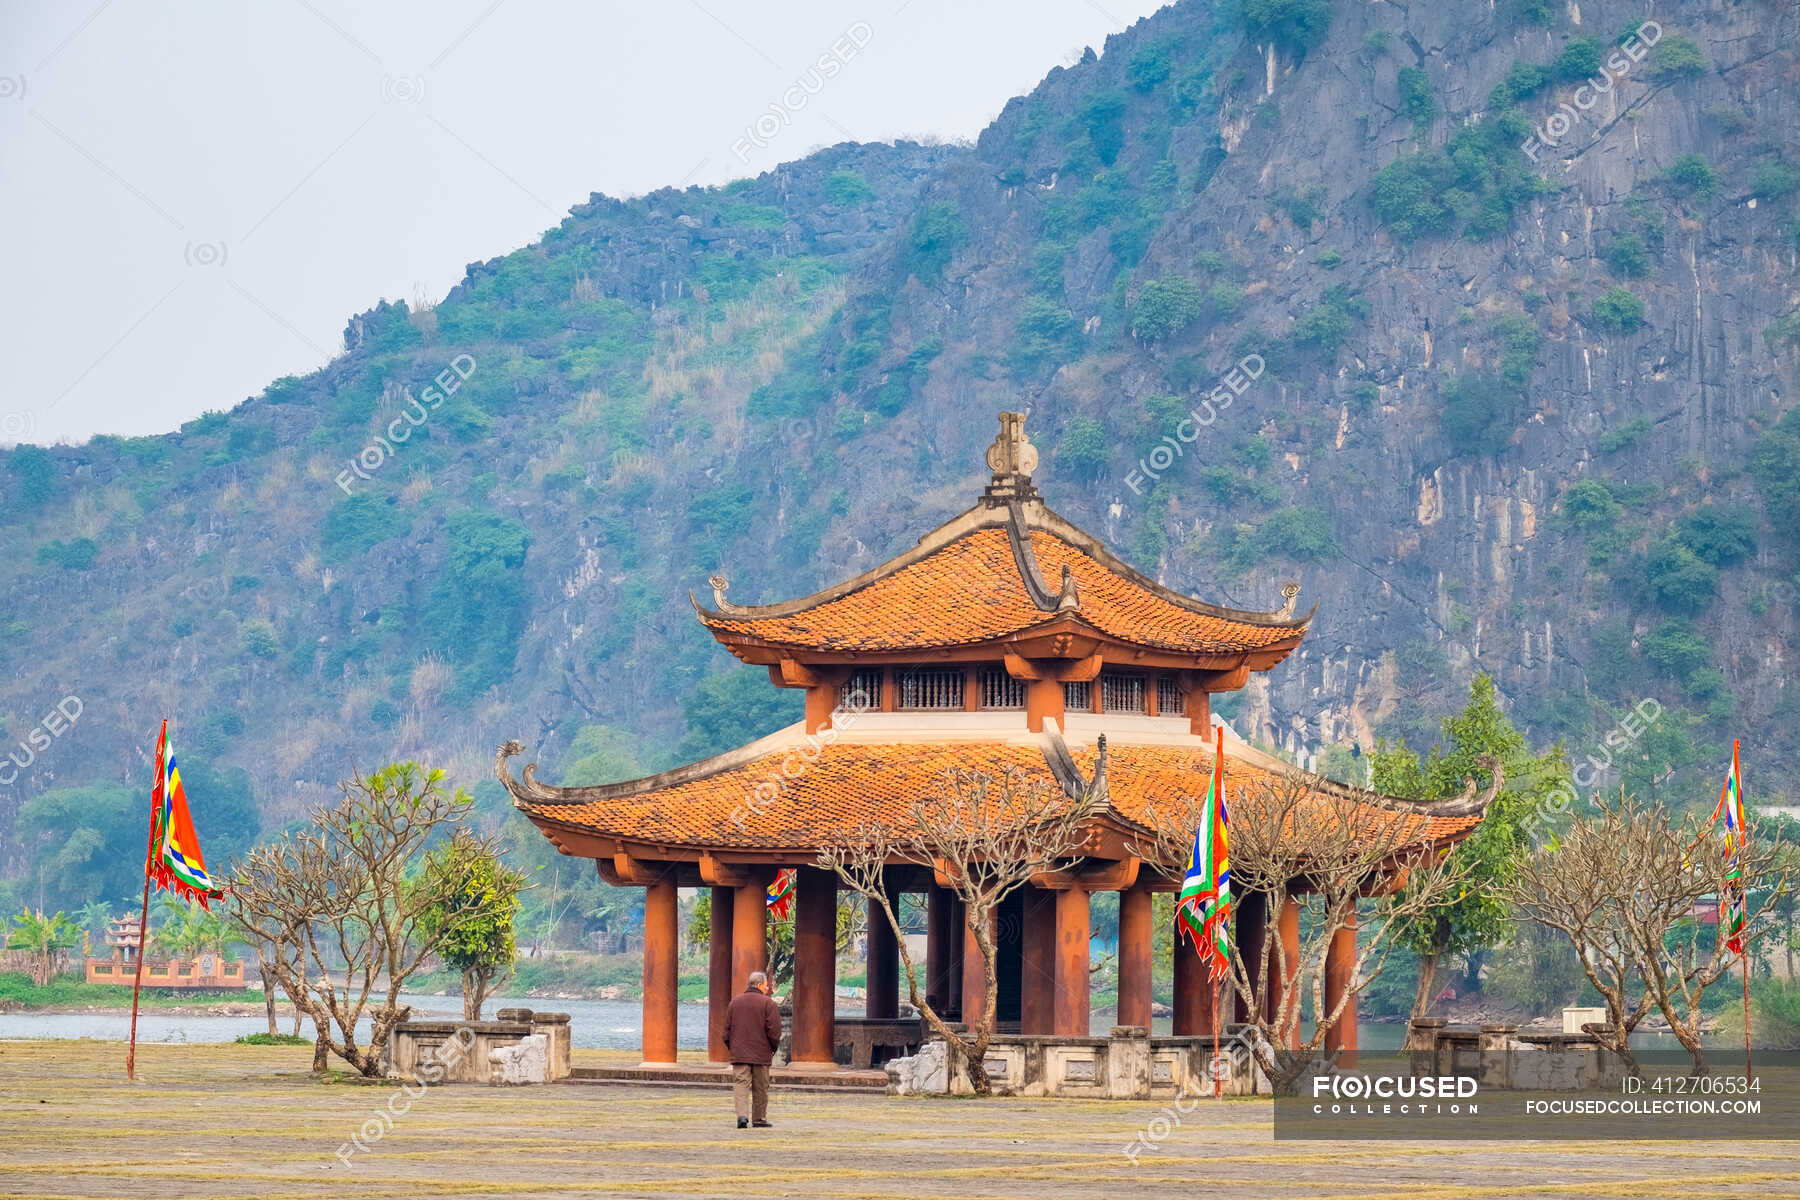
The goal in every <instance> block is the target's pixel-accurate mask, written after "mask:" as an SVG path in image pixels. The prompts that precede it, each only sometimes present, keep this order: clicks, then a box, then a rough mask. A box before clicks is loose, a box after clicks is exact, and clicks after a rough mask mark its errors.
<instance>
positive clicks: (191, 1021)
mask: <svg viewBox="0 0 1800 1200" xmlns="http://www.w3.org/2000/svg"><path fill="white" fill-rule="evenodd" d="M246 995H247V997H248V998H250V999H252V1001H254V999H255V998H259V997H260V993H257V992H249V993H246ZM400 999H401V1002H402V1003H404V1004H410V1005H412V1006H413V1015H414V1016H417V1017H437V1016H442V1017H460V1016H461V1015H462V1001H461V999H460V998H459V997H456V996H422V995H414V994H411V993H402V994H401V997H400ZM502 1008H535V1009H541V1010H543V1011H545V1012H566V1013H568V1014H569V1034H570V1038H571V1040H572V1041H573V1044H574V1045H575V1047H576V1048H577V1049H583V1050H636V1049H638V1048H639V1046H640V1045H641V1044H642V1042H641V1035H642V1030H643V1008H642V1006H641V1004H640V1003H639V1001H636V1000H552V999H545V998H542V997H535V998H534V997H530V996H521V997H501V998H500V999H497V1000H492V1001H490V1002H489V1003H488V1006H487V1008H486V1009H485V1010H484V1012H485V1013H486V1014H487V1016H488V1017H489V1019H492V1017H493V1015H494V1013H495V1012H496V1011H497V1010H499V1009H502ZM838 1015H839V1016H845V1017H858V1016H861V1015H862V1008H861V1005H860V1004H857V1003H854V1002H852V1003H851V1004H847V1005H845V1006H844V1007H841V1008H840V1009H839V1012H838ZM1112 1024H1113V1015H1112V1012H1111V1010H1108V1009H1096V1010H1095V1012H1094V1014H1093V1021H1092V1030H1091V1031H1092V1032H1093V1033H1094V1034H1095V1035H1096V1036H1104V1035H1105V1034H1106V1032H1107V1030H1108V1029H1109V1028H1110V1027H1111V1026H1112ZM130 1026H131V1018H130V1016H129V1015H128V1014H126V1013H117V1012H109V1013H0V1039H5V1038H53V1039H54V1038H95V1039H98V1040H100V1041H113V1042H122V1041H124V1040H126V1037H127V1035H128V1033H129V1031H130ZM268 1027H269V1026H268V1022H267V1021H266V1020H265V1019H264V1017H263V1014H262V1012H261V1011H260V1010H259V1011H257V1012H256V1013H255V1014H253V1015H251V1016H245V1017H224V1016H176V1015H172V1014H168V1013H159V1012H155V1011H153V1010H152V1011H144V1012H140V1013H139V1014H138V1040H139V1041H140V1042H229V1041H234V1040H235V1039H237V1038H239V1037H242V1036H243V1035H244V1034H247V1033H266V1032H268ZM293 1027H294V1025H293V1017H292V1016H286V1017H283V1018H282V1020H281V1030H282V1032H283V1033H286V1032H288V1031H289V1030H291V1029H293ZM368 1030H369V1023H368V1022H367V1021H364V1022H363V1023H362V1026H361V1033H362V1036H363V1037H365V1038H366V1037H367V1036H368ZM311 1032H312V1023H311V1022H310V1021H309V1022H305V1023H303V1025H302V1028H301V1033H302V1034H305V1035H307V1036H308V1037H310V1036H311ZM1151 1032H1152V1033H1154V1034H1156V1035H1157V1036H1159V1037H1160V1036H1164V1035H1166V1034H1168V1033H1169V1032H1170V1028H1169V1021H1168V1018H1166V1017H1163V1018H1158V1019H1157V1020H1156V1021H1155V1022H1153V1023H1152V1028H1151ZM1405 1032H1406V1027H1405V1025H1403V1024H1401V1023H1400V1022H1397V1021H1395V1022H1387V1021H1383V1022H1376V1021H1364V1022H1362V1023H1361V1024H1360V1025H1359V1026H1358V1028H1357V1042H1358V1045H1359V1048H1360V1049H1361V1050H1362V1052H1363V1053H1364V1054H1373V1055H1383V1054H1392V1053H1393V1052H1395V1051H1396V1050H1398V1049H1399V1048H1400V1045H1401V1043H1402V1042H1403V1041H1404V1040H1405ZM676 1039H677V1044H678V1045H679V1046H680V1048H681V1049H683V1050H704V1049H705V1048H706V1005H705V1004H683V1005H681V1006H680V1008H679V1010H678V1012H677V1016H676ZM1632 1044H1633V1045H1634V1046H1636V1047H1639V1048H1640V1050H1653V1051H1663V1052H1665V1053H1673V1054H1674V1055H1675V1057H1677V1058H1681V1057H1683V1056H1682V1054H1681V1049H1680V1046H1679V1044H1678V1043H1676V1041H1675V1039H1674V1038H1673V1037H1672V1036H1670V1035H1669V1034H1666V1033H1647V1032H1642V1031H1640V1032H1639V1033H1637V1034H1634V1035H1633V1036H1632Z"/></svg>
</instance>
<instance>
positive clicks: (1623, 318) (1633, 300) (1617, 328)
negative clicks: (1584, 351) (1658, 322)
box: [1594, 284, 1644, 333]
mask: <svg viewBox="0 0 1800 1200" xmlns="http://www.w3.org/2000/svg"><path fill="white" fill-rule="evenodd" d="M1643 323H1644V302H1643V301H1642V300H1639V299H1638V298H1637V296H1635V295H1634V294H1633V293H1632V291H1631V289H1630V288H1628V287H1625V286H1624V285H1623V284H1621V285H1619V286H1617V287H1613V288H1609V289H1608V290H1607V292H1606V294H1605V295H1603V296H1601V297H1599V298H1598V299H1596V300H1595V301H1594V324H1595V325H1596V326H1598V327H1599V328H1601V329H1604V330H1607V331H1608V332H1610V333H1635V332H1636V331H1637V328H1638V326H1640V325H1642V324H1643Z"/></svg>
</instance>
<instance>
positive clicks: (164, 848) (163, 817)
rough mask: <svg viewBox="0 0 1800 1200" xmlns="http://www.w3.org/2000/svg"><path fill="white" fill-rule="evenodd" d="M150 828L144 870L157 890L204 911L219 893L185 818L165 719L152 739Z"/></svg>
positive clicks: (184, 797) (189, 821)
mask: <svg viewBox="0 0 1800 1200" xmlns="http://www.w3.org/2000/svg"><path fill="white" fill-rule="evenodd" d="M150 829H151V833H150V862H149V864H148V866H147V868H146V869H147V870H148V872H149V875H150V878H151V879H152V880H153V881H154V882H155V883H156V886H157V887H158V888H163V889H167V890H169V891H172V892H174V893H175V894H176V895H177V896H181V897H182V898H184V899H188V900H198V901H199V902H200V907H201V908H206V907H207V904H206V902H207V900H208V898H210V897H214V896H217V895H219V894H220V892H219V889H218V887H217V886H216V885H215V884H214V883H213V881H212V877H211V876H210V875H208V874H207V873H206V861H205V859H203V858H202V857H201V856H200V839H199V837H197V836H196V835H195V833H194V821H193V818H192V817H190V816H189V815H188V803H187V790H186V789H185V788H183V787H182V785H181V770H180V768H178V767H177V766H176V765H175V750H174V748H173V747H172V746H170V745H169V722H168V720H167V719H164V721H163V723H162V732H161V733H159V734H157V737H156V779H155V782H154V784H153V785H152V787H151V792H150Z"/></svg>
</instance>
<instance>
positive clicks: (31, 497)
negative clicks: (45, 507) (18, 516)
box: [7, 446, 57, 508]
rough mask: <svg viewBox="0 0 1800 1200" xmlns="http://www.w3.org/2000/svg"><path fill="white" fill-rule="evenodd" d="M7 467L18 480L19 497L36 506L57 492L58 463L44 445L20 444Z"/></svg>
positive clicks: (29, 504)
mask: <svg viewBox="0 0 1800 1200" xmlns="http://www.w3.org/2000/svg"><path fill="white" fill-rule="evenodd" d="M7 468H8V470H9V471H10V472H11V474H12V477H13V478H14V479H16V480H18V487H19V498H20V499H21V500H23V501H24V502H25V503H26V504H27V505H28V506H31V507H34V508H35V507H36V506H37V505H40V504H42V503H43V502H44V501H46V500H48V499H50V497H52V496H54V495H55V494H56V488H57V479H56V463H55V461H54V460H53V459H52V458H51V457H50V452H49V451H48V450H46V449H44V448H43V447H42V446H20V447H18V448H17V449H15V450H14V451H13V452H12V456H11V461H10V462H9V463H7Z"/></svg>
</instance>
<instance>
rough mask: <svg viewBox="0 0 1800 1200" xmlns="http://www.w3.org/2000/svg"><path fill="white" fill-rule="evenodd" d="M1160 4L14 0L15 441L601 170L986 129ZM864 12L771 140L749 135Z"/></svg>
mask: <svg viewBox="0 0 1800 1200" xmlns="http://www.w3.org/2000/svg"><path fill="white" fill-rule="evenodd" d="M1157 7H1160V5H1159V4H1158V3H1155V2H1154V0H985V2H982V3H973V4H972V3H969V2H968V0H960V2H959V0H846V2H843V3H836V4H833V3H827V2H823V0H766V2H762V3H749V2H745V0H735V2H734V0H700V2H696V0H661V2H660V3H655V4H623V3H604V2H603V3H592V4H573V3H566V2H564V3H552V2H550V0H431V2H429V3H427V2H425V0H404V2H393V3H372V2H370V0H364V2H362V3H353V2H352V0H249V2H248V3H245V2H243V0H239V2H238V3H208V2H206V0H194V2H192V3H179V4H169V3H161V4H158V3H144V2H137V3H119V2H114V0H41V2H31V3H21V2H20V0H0V272H3V274H4V279H5V286H4V287H0V352H3V353H4V357H5V362H6V365H7V368H8V369H7V372H6V376H5V378H6V382H5V385H4V389H5V390H4V393H3V394H0V444H7V443H11V442H15V441H33V442H45V443H48V442H54V441H79V440H82V439H84V438H86V437H88V436H90V435H92V434H95V433H120V434H136V433H156V432H162V431H166V430H170V429H173V428H175V427H176V426H177V425H179V424H180V423H181V422H183V421H186V420H189V419H191V418H193V417H195V416H197V415H199V414H200V413H202V412H205V411H207V410H209V409H224V408H229V407H231V406H232V405H234V404H237V403H238V402H240V401H241V400H243V399H244V397H246V396H248V395H252V394H254V393H256V392H258V391H260V390H261V389H262V387H263V385H265V384H266V383H268V381H269V380H271V379H273V378H275V377H277V376H280V375H286V374H302V373H304V372H307V371H310V370H312V369H313V368H315V367H317V366H319V365H321V364H322V363H323V362H325V360H326V359H327V358H328V357H329V356H330V355H331V354H333V353H334V352H335V351H336V350H337V349H338V348H339V345H340V341H341V337H342V333H343V328H344V323H345V320H346V318H348V317H349V316H350V315H351V314H352V313H355V312H360V311H362V310H363V309H365V308H368V307H369V306H370V305H372V304H373V303H374V302H375V301H377V300H379V299H383V298H386V299H411V298H413V297H414V296H425V297H428V298H431V299H437V298H439V297H441V296H442V295H443V294H444V292H445V291H447V290H448V289H449V288H450V287H451V286H452V285H453V284H455V283H456V282H457V281H458V280H459V279H460V278H461V277H462V273H463V268H464V266H465V265H466V264H467V263H470V262H473V261H477V260H480V259H485V258H490V257H493V256H495V255H498V254H503V253H505V252H507V251H509V250H512V249H515V248H517V247H518V246H521V245H524V244H526V243H528V242H530V241H533V240H534V239H536V238H537V237H538V236H539V235H540V234H541V233H543V231H544V230H546V229H548V228H550V227H551V226H553V225H554V224H556V222H557V221H558V220H559V219H560V218H561V217H562V215H563V214H564V213H565V212H566V211H567V209H568V208H569V206H570V205H572V204H576V203H580V202H582V201H584V200H586V199H587V197H588V194H589V193H590V192H605V193H608V194H611V195H636V194H641V193H643V192H647V191H651V190H653V189H655V188H658V187H662V186H665V185H683V184H689V183H721V182H724V181H726V180H729V179H733V178H736V177H739V176H743V175H754V174H758V173H760V172H762V171H765V170H767V169H769V168H770V167H772V166H774V165H775V164H777V163H779V162H783V161H786V160H789V159H794V158H799V157H801V156H803V155H804V154H805V153H806V152H807V151H808V150H810V149H812V148H815V147H817V146H821V145H826V144H829V143H832V142H838V141H843V140H846V139H856V140H887V139H892V138H895V137H899V136H914V137H917V136H923V135H935V136H937V137H939V138H943V139H950V138H958V137H972V136H974V135H975V134H976V133H978V132H979V131H980V130H981V128H982V127H983V126H984V125H985V124H987V122H988V121H989V120H991V119H992V118H993V117H994V115H995V114H996V113H998V112H999V110H1000V108H1001V106H1002V105H1003V104H1004V103H1005V102H1006V100H1007V99H1008V98H1009V97H1011V96H1013V95H1015V94H1018V93H1020V92H1023V91H1026V90H1028V89H1029V88H1030V87H1031V86H1032V85H1033V84H1035V83H1036V82H1037V80H1038V79H1039V78H1041V77H1042V76H1043V74H1044V73H1045V72H1046V71H1048V70H1049V69H1050V68H1051V67H1054V66H1056V65H1058V64H1064V63H1067V62H1070V61H1073V58H1074V56H1077V55H1079V54H1080V51H1081V48H1082V47H1083V46H1085V45H1092V46H1094V47H1095V49H1096V50H1098V49H1099V47H1100V44H1101V42H1102V41H1103V40H1104V39H1105V38H1106V36H1107V35H1108V34H1111V33H1114V32H1117V31H1118V30H1120V29H1122V28H1124V26H1125V25H1126V24H1128V23H1130V22H1131V21H1134V20H1136V19H1137V18H1139V17H1141V16H1143V15H1145V14H1147V13H1149V12H1151V11H1154V10H1155V9H1156V8H1157ZM846 35H848V36H849V37H850V40H851V41H852V42H857V41H860V42H863V43H865V44H864V45H863V46H862V49H861V50H860V51H859V52H857V53H856V55H855V57H854V58H853V59H851V60H850V61H849V62H848V64H847V65H846V66H845V67H844V69H843V70H842V71H841V72H840V73H839V74H838V75H837V76H836V77H835V78H833V79H831V80H829V81H828V82H827V83H826V85H825V87H824V89H823V90H822V91H821V92H820V93H819V94H818V95H816V96H814V97H811V98H810V99H809V100H808V101H807V102H806V105H805V107H804V108H803V109H802V110H801V111H799V112H798V113H797V114H794V115H793V118H792V124H791V125H790V126H788V127H786V128H782V129H781V130H780V131H779V132H778V133H776V135H775V136H774V137H773V138H772V139H770V141H769V142H768V144H767V145H766V146H764V147H761V148H758V147H754V146H752V147H750V148H749V149H748V153H747V155H746V154H743V153H741V152H742V150H743V147H741V146H740V147H739V149H738V150H734V148H733V144H734V143H737V142H739V141H740V139H743V138H744V137H745V134H746V132H747V131H748V130H749V129H750V127H752V126H753V124H754V123H755V121H756V119H757V117H758V116H759V115H761V114H763V113H765V112H767V111H768V110H769V108H770V106H771V105H774V104H776V103H777V102H778V101H779V100H780V98H781V96H782V94H783V92H784V91H787V90H788V88H789V87H790V85H792V84H793V83H794V82H795V81H796V80H797V79H799V78H800V76H801V73H802V72H803V71H804V70H805V69H806V68H807V67H808V66H809V65H810V64H812V63H813V62H814V60H816V59H817V58H818V56H819V55H821V54H824V53H827V52H828V51H829V50H830V48H831V47H832V45H833V44H834V43H838V42H840V41H841V40H842V39H844V38H845V37H846Z"/></svg>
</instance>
